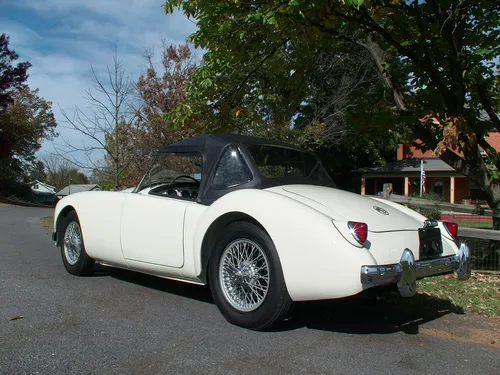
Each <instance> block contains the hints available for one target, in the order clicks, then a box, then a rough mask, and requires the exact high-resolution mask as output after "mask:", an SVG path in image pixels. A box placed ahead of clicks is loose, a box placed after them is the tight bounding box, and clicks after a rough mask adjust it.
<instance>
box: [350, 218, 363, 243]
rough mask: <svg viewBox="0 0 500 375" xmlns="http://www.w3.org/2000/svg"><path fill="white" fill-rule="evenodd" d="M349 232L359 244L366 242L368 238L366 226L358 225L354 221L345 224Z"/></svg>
mask: <svg viewBox="0 0 500 375" xmlns="http://www.w3.org/2000/svg"><path fill="white" fill-rule="evenodd" d="M347 226H348V227H349V231H350V232H351V234H352V236H353V237H354V239H355V240H356V241H358V242H359V243H364V242H366V240H367V238H368V225H367V224H365V223H358V222H356V221H349V222H347Z"/></svg>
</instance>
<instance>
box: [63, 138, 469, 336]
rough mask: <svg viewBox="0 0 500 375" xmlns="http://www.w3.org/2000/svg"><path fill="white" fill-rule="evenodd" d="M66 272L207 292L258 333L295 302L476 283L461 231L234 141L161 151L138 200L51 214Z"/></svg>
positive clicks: (66, 203) (192, 141)
mask: <svg viewBox="0 0 500 375" xmlns="http://www.w3.org/2000/svg"><path fill="white" fill-rule="evenodd" d="M54 222H55V224H54V235H53V238H54V241H55V242H56V245H58V246H60V247H61V254H62V260H63V263H64V266H65V267H66V270H67V271H68V272H69V273H71V274H74V275H84V274H89V273H91V272H92V269H93V268H92V266H93V264H94V262H99V263H102V264H104V265H108V266H113V267H119V268H124V269H130V270H134V271H139V272H143V273H147V274H152V275H156V276H160V277H165V278H169V279H174V280H180V281H185V282H189V283H195V284H203V285H205V284H208V285H209V286H210V288H211V291H212V294H213V298H214V300H215V303H216V304H217V306H218V308H219V309H220V311H221V313H222V314H223V315H224V317H225V318H226V319H227V320H228V321H229V322H231V323H234V324H236V325H239V326H242V327H246V328H249V329H255V330H262V329H267V328H270V327H272V326H274V325H276V324H278V323H279V322H280V321H282V320H283V319H284V318H285V317H286V316H287V313H288V311H289V308H290V306H291V304H292V302H293V301H306V300H321V299H334V298H342V297H347V296H352V295H355V294H358V293H360V292H362V291H364V290H365V289H368V288H371V287H375V286H379V285H390V284H394V285H395V286H397V288H398V289H399V291H400V293H401V295H402V296H404V297H410V296H412V295H414V294H415V290H416V280H417V279H419V278H423V277H427V276H432V275H438V274H446V273H453V272H456V273H457V275H458V278H459V279H462V280H466V279H468V278H469V276H470V260H469V259H470V253H469V249H468V247H467V246H466V245H464V244H462V245H459V244H458V243H457V242H456V237H457V226H456V224H454V223H446V222H434V221H429V220H427V219H426V218H425V217H424V216H422V215H420V214H418V213H416V212H415V211H412V210H410V209H408V208H406V207H404V206H401V205H398V204H396V203H393V202H390V201H386V200H383V199H381V198H368V197H363V196H360V195H357V194H354V193H349V192H346V191H342V190H340V189H338V188H336V187H335V185H334V183H333V181H332V180H331V179H330V177H329V176H328V174H327V172H326V171H325V169H324V168H323V166H322V164H321V162H320V160H319V159H318V157H317V156H316V155H315V154H314V153H312V152H308V151H304V150H302V149H299V148H297V147H294V146H291V145H288V144H282V143H279V142H275V141H271V140H266V139H259V138H253V137H247V136H238V135H204V136H198V137H193V138H189V139H186V140H183V141H181V142H178V143H175V144H172V145H170V146H167V147H164V148H161V149H160V150H158V153H157V156H156V158H155V160H154V162H153V163H152V165H151V167H150V168H149V170H147V171H146V173H145V175H144V177H143V179H142V181H141V182H140V184H139V185H138V186H137V187H136V188H135V189H134V191H133V192H104V191H102V192H101V191H98V192H91V193H79V194H74V195H70V196H68V197H66V198H63V199H62V200H61V201H59V203H58V204H57V206H56V209H55V221H54Z"/></svg>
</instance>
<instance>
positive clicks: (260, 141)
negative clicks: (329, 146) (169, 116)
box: [158, 134, 302, 154]
mask: <svg viewBox="0 0 500 375" xmlns="http://www.w3.org/2000/svg"><path fill="white" fill-rule="evenodd" d="M229 143H239V144H245V145H276V146H282V147H287V148H293V149H296V150H300V151H302V150H301V149H300V148H298V147H295V146H292V145H289V144H287V143H282V142H278V141H273V140H270V139H264V138H258V137H252V136H249V135H241V134H205V135H199V136H196V137H191V138H187V139H184V140H182V141H179V142H177V143H173V144H171V145H168V146H165V147H162V148H160V149H159V150H158V151H159V153H160V154H170V153H172V154H173V153H179V152H180V153H182V152H201V153H203V152H206V151H208V150H214V149H218V150H219V151H220V149H221V148H223V147H224V146H226V145H227V144H229Z"/></svg>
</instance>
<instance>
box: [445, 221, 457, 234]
mask: <svg viewBox="0 0 500 375" xmlns="http://www.w3.org/2000/svg"><path fill="white" fill-rule="evenodd" d="M443 224H444V227H445V228H446V230H447V231H448V233H449V234H450V235H451V236H452V237H453V238H457V236H458V224H457V223H452V222H450V221H445V222H443Z"/></svg>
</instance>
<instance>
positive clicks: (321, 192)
mask: <svg viewBox="0 0 500 375" xmlns="http://www.w3.org/2000/svg"><path fill="white" fill-rule="evenodd" d="M267 190H270V191H273V192H275V193H278V194H281V195H285V196H288V197H290V198H292V199H295V200H297V201H300V202H302V203H304V204H307V205H309V206H311V207H312V208H315V209H317V210H318V211H321V212H323V213H324V214H326V215H328V216H330V217H332V219H334V220H344V221H358V222H363V223H366V224H368V230H369V231H370V232H387V231H416V230H418V228H421V227H422V223H421V222H420V221H419V220H417V219H416V218H413V217H411V216H409V215H407V214H405V213H403V212H401V211H399V210H398V209H396V208H394V207H391V206H390V205H388V204H384V203H383V202H380V201H379V200H375V199H371V198H369V197H365V196H362V195H359V194H355V193H350V192H347V191H343V190H340V189H334V188H329V187H323V186H315V185H285V186H279V187H273V188H270V189H267Z"/></svg>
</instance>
